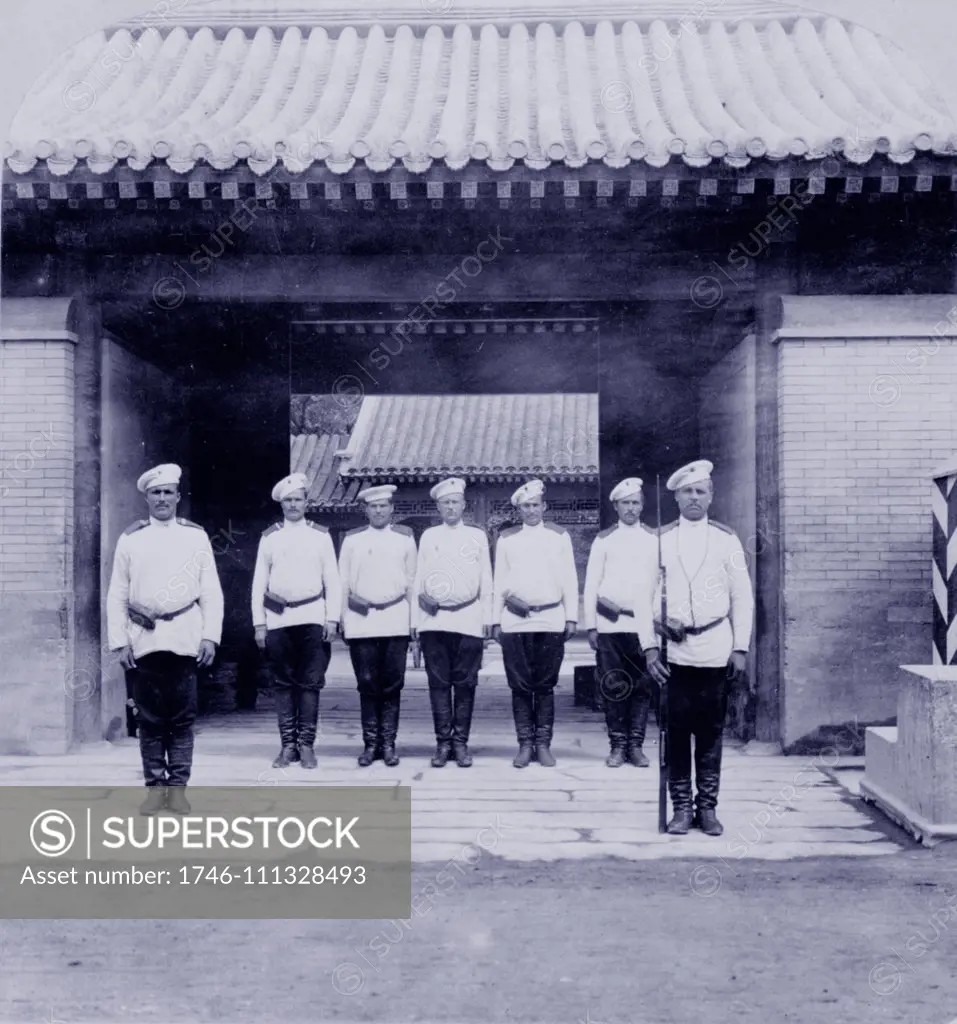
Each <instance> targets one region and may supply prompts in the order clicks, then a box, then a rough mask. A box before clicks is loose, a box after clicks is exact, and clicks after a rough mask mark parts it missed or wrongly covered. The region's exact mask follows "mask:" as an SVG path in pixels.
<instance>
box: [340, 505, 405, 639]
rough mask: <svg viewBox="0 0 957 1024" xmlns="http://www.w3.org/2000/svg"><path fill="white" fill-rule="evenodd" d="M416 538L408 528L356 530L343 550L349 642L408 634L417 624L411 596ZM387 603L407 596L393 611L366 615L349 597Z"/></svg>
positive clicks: (345, 622) (344, 611)
mask: <svg viewBox="0 0 957 1024" xmlns="http://www.w3.org/2000/svg"><path fill="white" fill-rule="evenodd" d="M415 562H416V551H415V537H414V536H413V534H412V531H411V530H410V529H409V527H408V526H392V525H391V524H390V525H389V526H385V527H383V528H382V529H381V530H377V529H375V528H374V527H372V526H362V527H359V529H357V530H350V531H349V533H347V534H346V536H345V538H344V539H343V541H342V550H341V551H340V552H339V575H340V577H341V578H342V619H341V620H340V621H341V622H342V626H343V631H344V633H345V636H346V639H347V640H356V639H360V638H362V637H379V636H408V635H409V630H410V626H411V618H410V610H409V609H410V606H409V595H410V594H411V591H412V584H413V582H414V581H415ZM350 593H352V594H353V595H355V596H356V597H359V598H362V600H364V601H372V602H373V603H375V604H384V603H385V602H387V601H391V600H393V598H396V597H399V596H402V597H403V598H404V600H402V601H399V602H398V604H394V605H392V607H391V608H384V609H382V610H377V609H374V608H370V609H369V614H368V615H360V614H359V613H358V612H354V611H352V610H351V609H350V608H349V604H348V602H349V594H350Z"/></svg>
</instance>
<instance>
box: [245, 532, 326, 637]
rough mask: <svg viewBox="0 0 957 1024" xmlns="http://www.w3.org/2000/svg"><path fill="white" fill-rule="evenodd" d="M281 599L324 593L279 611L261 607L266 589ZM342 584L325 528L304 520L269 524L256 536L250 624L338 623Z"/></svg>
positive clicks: (275, 626)
mask: <svg viewBox="0 0 957 1024" xmlns="http://www.w3.org/2000/svg"><path fill="white" fill-rule="evenodd" d="M267 590H268V591H269V592H270V593H271V594H273V595H275V596H276V597H281V598H282V599H283V600H284V601H301V600H303V599H304V598H307V597H313V596H314V595H315V594H318V593H321V592H324V596H323V597H322V598H320V599H319V600H318V601H312V602H310V603H309V604H304V605H300V606H299V607H298V608H287V609H286V610H285V611H284V612H283V613H282V614H281V615H279V614H277V613H276V612H274V611H271V610H269V609H268V608H265V607H264V606H263V597H264V596H265V593H266V591H267ZM341 610H342V586H341V584H340V582H339V567H338V565H337V564H336V551H335V548H334V547H333V546H332V538H331V537H330V536H329V531H328V530H327V529H326V528H325V527H324V526H320V525H319V524H318V523H312V522H310V521H309V520H308V519H300V520H299V521H298V522H295V523H293V522H290V521H289V520H288V519H286V520H283V521H282V522H281V523H274V524H273V525H272V526H270V527H269V529H268V530H266V531H265V532H264V533H263V535H262V538H261V540H260V541H259V551H258V553H257V555H256V570H255V572H254V573H253V589H252V612H253V625H254V626H266V628H267V629H283V628H285V627H286V626H304V625H316V626H321V625H324V624H325V623H326V622H327V621H332V622H338V621H339V615H340V614H341Z"/></svg>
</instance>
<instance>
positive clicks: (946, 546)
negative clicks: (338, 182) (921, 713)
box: [932, 457, 957, 665]
mask: <svg viewBox="0 0 957 1024" xmlns="http://www.w3.org/2000/svg"><path fill="white" fill-rule="evenodd" d="M933 476H934V490H933V501H932V504H933V510H934V567H933V575H934V664H935V665H957V486H955V485H957V457H955V458H953V459H951V460H950V461H949V462H947V463H945V464H944V465H943V466H940V467H939V468H938V469H937V470H935V472H934V475H933Z"/></svg>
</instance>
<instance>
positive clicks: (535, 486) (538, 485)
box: [512, 480, 545, 505]
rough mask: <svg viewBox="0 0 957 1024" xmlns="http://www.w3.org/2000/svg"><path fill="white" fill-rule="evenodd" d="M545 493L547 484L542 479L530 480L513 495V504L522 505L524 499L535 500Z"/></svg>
mask: <svg viewBox="0 0 957 1024" xmlns="http://www.w3.org/2000/svg"><path fill="white" fill-rule="evenodd" d="M544 493H545V485H544V484H543V483H542V481H541V480H529V481H528V483H525V484H522V486H521V487H519V489H518V490H517V491H516V492H515V493H514V494H513V495H512V504H513V505H521V503H522V502H523V501H533V500H534V499H535V498H540V497H541V496H542V495H543V494H544Z"/></svg>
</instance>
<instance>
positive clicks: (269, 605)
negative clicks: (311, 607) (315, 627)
mask: <svg viewBox="0 0 957 1024" xmlns="http://www.w3.org/2000/svg"><path fill="white" fill-rule="evenodd" d="M325 596H326V588H325V587H323V588H322V590H320V591H319V593H318V594H313V595H312V597H304V598H302V599H301V600H299V601H287V600H286V599H285V598H284V597H279V596H278V595H277V594H273V593H272V592H270V591H268V590H267V591H266V593H265V594H264V595H263V607H264V608H266V609H268V610H269V611H271V612H272V613H273V614H274V615H282V613H283V612H284V611H285V610H286V609H287V608H301V607H302V606H303V605H306V604H312V603H313V602H314V601H318V600H320V599H321V598H323V597H325Z"/></svg>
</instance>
